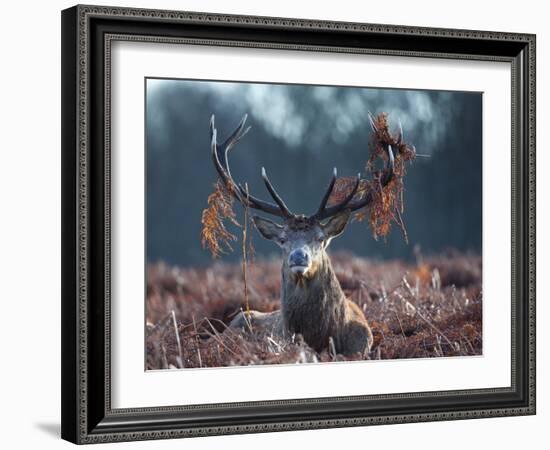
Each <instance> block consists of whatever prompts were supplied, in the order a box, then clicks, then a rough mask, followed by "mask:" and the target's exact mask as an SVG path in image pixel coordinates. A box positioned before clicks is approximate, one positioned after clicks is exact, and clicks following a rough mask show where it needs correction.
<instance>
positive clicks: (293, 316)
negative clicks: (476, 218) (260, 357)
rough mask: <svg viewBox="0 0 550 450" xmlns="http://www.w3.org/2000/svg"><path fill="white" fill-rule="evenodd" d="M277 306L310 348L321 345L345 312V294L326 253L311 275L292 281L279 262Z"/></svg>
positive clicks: (284, 266) (293, 329) (289, 325)
mask: <svg viewBox="0 0 550 450" xmlns="http://www.w3.org/2000/svg"><path fill="white" fill-rule="evenodd" d="M282 278H283V279H282V292H281V307H282V308H281V309H282V313H283V319H284V321H285V324H286V326H287V328H288V329H289V330H290V331H291V332H295V333H301V334H302V335H303V336H304V338H305V340H306V342H308V343H309V344H310V345H312V346H313V347H314V348H315V347H316V346H317V345H319V347H322V346H325V345H326V343H327V342H326V341H327V340H328V337H329V336H334V333H335V330H336V328H337V327H338V324H339V323H340V322H341V321H342V320H343V319H344V315H345V295H344V292H343V291H342V288H341V286H340V283H339V282H338V279H337V278H336V274H335V273H334V270H333V269H332V264H331V263H330V259H329V257H328V255H327V254H326V253H323V255H322V258H321V261H320V262H319V266H318V269H317V271H316V272H315V274H314V276H312V277H311V278H309V279H307V278H304V279H302V280H299V281H297V280H295V279H294V277H293V275H292V273H291V271H290V270H289V268H288V267H287V266H286V263H285V264H284V265H283V269H282Z"/></svg>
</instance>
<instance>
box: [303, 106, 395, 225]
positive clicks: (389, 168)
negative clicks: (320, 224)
mask: <svg viewBox="0 0 550 450" xmlns="http://www.w3.org/2000/svg"><path fill="white" fill-rule="evenodd" d="M369 122H370V126H371V128H372V131H373V132H374V133H378V131H379V130H378V128H377V126H376V124H375V122H374V118H373V117H372V114H371V113H370V112H369ZM402 138H403V129H402V127H401V122H399V131H398V137H397V142H398V144H399V143H401V141H402ZM383 146H384V150H385V151H386V153H387V155H388V163H387V165H386V168H385V170H384V172H383V174H382V176H381V178H380V184H381V186H382V188H383V187H385V186H386V185H387V184H388V183H389V182H390V181H391V180H392V179H393V176H394V163H395V159H394V155H393V149H392V147H391V145H390V144H387V143H383ZM360 182H361V174H358V175H357V178H356V180H355V183H354V185H353V188H352V189H351V191H350V192H349V194H348V195H346V197H345V198H344V199H343V200H342V201H340V202H338V203H337V204H335V205H332V206H329V207H328V208H327V206H326V205H327V202H328V200H329V198H330V196H331V194H332V191H333V189H334V185H335V183H336V167H335V168H334V171H333V175H332V179H331V180H330V183H329V185H328V187H327V190H326V192H325V195H324V196H323V198H322V200H321V204H320V205H319V209H318V210H317V212H316V213H315V214H314V215H313V216H312V217H313V218H315V219H317V220H323V219H326V218H328V217H331V216H334V215H336V214H338V213H339V212H341V211H344V210H346V209H349V210H350V211H352V212H353V211H357V210H358V209H361V208H364V207H366V206H368V205H369V204H370V203H371V202H372V200H373V195H372V192H369V193H367V194H366V195H365V196H364V197H363V198H361V199H359V200H356V201H352V200H353V198H354V197H355V194H356V193H357V190H358V188H359V184H360Z"/></svg>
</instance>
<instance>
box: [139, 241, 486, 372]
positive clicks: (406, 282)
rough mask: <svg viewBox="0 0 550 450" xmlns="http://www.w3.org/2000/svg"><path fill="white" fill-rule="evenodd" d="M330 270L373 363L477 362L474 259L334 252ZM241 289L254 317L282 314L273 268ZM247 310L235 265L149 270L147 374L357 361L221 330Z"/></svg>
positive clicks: (253, 271)
mask: <svg viewBox="0 0 550 450" xmlns="http://www.w3.org/2000/svg"><path fill="white" fill-rule="evenodd" d="M332 262H333V266H334V269H335V271H336V274H337V276H338V278H339V280H340V283H341V285H342V288H343V289H344V291H345V292H346V294H347V296H348V298H350V299H352V300H353V301H355V302H356V303H357V304H358V305H359V306H360V307H361V308H362V309H363V311H364V312H365V316H366V317H367V320H368V321H369V323H370V325H371V327H372V330H373V334H374V338H375V342H374V346H373V349H372V352H371V354H370V355H369V358H370V359H396V358H425V357H438V356H468V355H480V354H481V352H482V336H481V332H482V327H481V323H482V322H481V321H482V317H481V312H482V294H481V257H479V256H475V255H464V254H460V253H456V252H448V253H446V254H442V255H438V256H434V257H430V258H423V259H422V258H419V261H417V263H416V264H409V263H405V262H403V261H399V260H393V261H386V262H380V261H373V260H369V259H365V258H359V257H355V256H353V255H350V254H343V253H340V254H335V255H333V256H332ZM247 281H248V283H247V284H248V289H247V290H248V301H249V303H250V308H251V309H255V310H258V311H264V312H268V311H274V310H277V309H279V288H280V262H279V261H276V260H273V261H256V262H255V263H254V264H253V265H252V266H250V267H249V269H248V280H247ZM244 307H245V305H244V287H243V281H242V270H241V266H240V264H225V263H221V262H217V263H215V264H213V265H212V266H211V267H209V268H206V269H192V268H188V269H180V268H177V267H168V266H166V265H164V264H155V265H151V266H149V267H148V269H147V328H148V329H147V339H146V341H147V342H146V345H147V368H148V369H166V368H181V367H221V366H233V365H250V364H284V363H286V364H288V363H292V364H294V363H306V362H318V361H324V362H328V361H342V360H346V359H347V360H349V359H354V358H344V357H343V356H342V355H335V354H333V353H332V352H330V351H328V350H327V351H324V352H322V353H321V354H318V353H316V352H315V351H313V350H312V349H311V348H309V347H308V346H307V344H305V343H304V342H303V341H302V339H301V337H300V336H295V337H294V338H292V339H290V340H286V341H283V340H281V339H279V338H277V337H274V336H271V335H267V334H266V333H260V332H256V333H246V332H242V331H240V330H234V329H228V328H227V326H226V324H227V323H228V322H229V321H230V320H231V319H232V318H233V316H234V315H235V314H236V313H237V312H238V311H240V310H241V308H243V309H244ZM355 359H356V358H355Z"/></svg>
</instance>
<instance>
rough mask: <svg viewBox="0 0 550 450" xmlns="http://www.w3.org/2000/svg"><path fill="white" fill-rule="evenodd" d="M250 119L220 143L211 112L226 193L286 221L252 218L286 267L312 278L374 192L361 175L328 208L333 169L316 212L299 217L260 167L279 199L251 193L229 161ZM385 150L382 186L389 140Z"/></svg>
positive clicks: (390, 167)
mask: <svg viewBox="0 0 550 450" xmlns="http://www.w3.org/2000/svg"><path fill="white" fill-rule="evenodd" d="M246 119H247V115H245V116H244V117H243V118H242V120H241V122H240V123H239V125H238V127H237V128H236V129H235V131H233V133H231V135H230V136H229V137H228V138H227V139H226V141H225V142H224V143H223V144H221V145H220V144H218V143H217V130H216V128H215V123H214V116H213V115H212V118H211V120H210V135H211V151H212V160H213V162H214V166H215V167H216V170H217V172H218V174H219V176H220V178H221V180H222V181H223V183H224V185H225V186H226V188H227V189H228V191H229V192H230V193H231V194H232V195H233V197H234V198H235V199H236V200H237V201H239V202H240V203H241V204H242V205H243V206H244V207H246V208H251V209H255V210H258V211H262V212H264V213H266V214H270V215H272V216H276V217H279V218H280V219H281V220H282V223H280V224H278V223H275V222H273V221H271V220H269V219H266V218H264V217H260V216H253V217H252V220H253V222H254V225H255V226H256V228H257V230H258V231H259V232H260V234H261V235H262V236H263V237H264V238H266V239H269V240H271V241H273V242H275V243H276V244H277V245H279V247H281V249H282V251H283V268H284V269H288V272H289V273H290V274H291V275H292V277H294V279H295V280H303V279H311V278H313V277H315V275H316V273H317V271H318V269H319V267H320V265H321V264H322V262H323V261H325V260H326V253H325V249H326V248H327V247H328V245H329V244H330V242H331V240H332V239H333V238H335V237H336V236H338V235H340V234H341V233H342V232H343V231H344V229H345V227H346V225H347V223H348V221H349V218H350V216H351V213H352V212H354V211H356V210H359V209H362V208H365V207H367V206H368V205H369V204H370V203H371V202H372V200H373V197H372V193H371V192H367V193H360V192H358V189H359V185H360V182H361V174H358V175H357V177H356V179H355V181H354V184H353V187H352V188H351V190H350V191H349V193H348V194H347V195H346V196H345V198H343V199H342V200H341V201H339V202H337V203H335V204H331V205H330V206H329V205H328V203H329V198H330V197H331V194H332V192H333V189H334V185H335V183H336V179H337V171H336V168H334V170H333V173H332V177H331V179H330V182H329V184H328V187H327V189H326V191H325V193H324V195H323V197H322V199H321V203H320V205H319V208H318V209H317V212H316V213H315V214H313V215H311V216H305V215H297V214H294V213H292V212H291V211H290V209H289V208H288V207H287V205H286V204H285V202H284V201H283V199H282V198H281V196H280V195H279V194H278V193H277V191H276V190H275V188H274V187H273V185H272V183H271V181H270V180H269V178H268V176H267V173H266V171H265V169H264V168H262V178H263V181H264V183H265V186H266V188H267V191H268V192H269V194H270V195H271V197H272V199H273V200H274V202H275V203H271V202H268V201H265V200H262V199H259V198H257V197H255V196H254V195H251V194H250V193H249V192H248V190H247V189H245V188H244V187H243V186H242V184H239V183H237V182H236V181H235V180H234V179H233V177H232V175H231V171H230V168H229V161H228V154H229V151H230V150H231V149H232V148H233V147H234V146H235V144H236V143H237V142H238V141H239V140H240V139H242V137H243V136H244V135H245V134H246V133H247V132H248V131H249V130H250V127H247V128H245V123H246ZM369 121H370V124H371V127H372V129H373V131H375V132H376V131H377V129H376V125H375V122H374V119H373V117H372V116H371V115H370V114H369ZM401 136H402V131H401V127H400V129H399V134H398V142H400V141H401ZM385 150H386V153H387V156H388V159H387V164H386V168H385V170H384V171H383V172H382V173H380V174H379V180H380V184H381V186H382V187H384V186H386V185H387V184H388V183H389V182H390V181H391V179H392V178H393V176H394V155H393V150H392V147H391V145H389V144H385Z"/></svg>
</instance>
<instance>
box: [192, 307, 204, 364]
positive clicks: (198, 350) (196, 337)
mask: <svg viewBox="0 0 550 450" xmlns="http://www.w3.org/2000/svg"><path fill="white" fill-rule="evenodd" d="M192 317H193V328H195V349H196V350H197V356H198V358H199V367H202V358H201V349H200V347H199V345H198V342H197V339H198V332H197V324H196V323H195V315H194V314H193V316H192Z"/></svg>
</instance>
